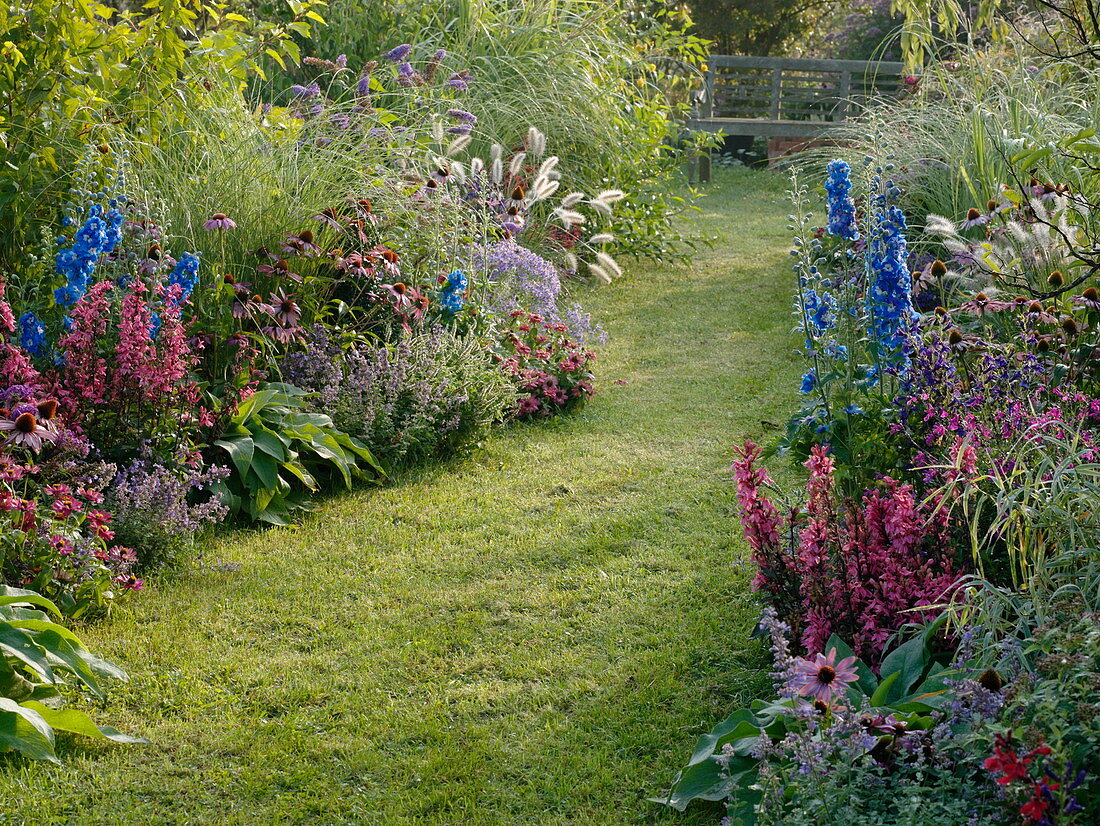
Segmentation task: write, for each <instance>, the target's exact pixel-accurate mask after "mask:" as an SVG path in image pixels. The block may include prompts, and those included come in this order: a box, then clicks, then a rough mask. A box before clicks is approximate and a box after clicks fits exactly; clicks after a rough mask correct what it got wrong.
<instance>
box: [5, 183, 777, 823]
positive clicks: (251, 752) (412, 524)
mask: <svg viewBox="0 0 1100 826" xmlns="http://www.w3.org/2000/svg"><path fill="white" fill-rule="evenodd" d="M716 178H717V182H716V184H715V185H714V189H715V194H714V197H712V198H710V199H708V200H706V201H705V202H704V204H703V213H701V214H699V215H698V216H697V218H696V220H697V222H698V223H699V225H700V226H702V227H703V228H704V229H706V231H707V232H709V233H711V234H715V235H717V236H718V237H719V241H718V243H717V245H716V247H715V248H714V249H713V250H712V251H708V252H704V253H702V254H701V255H700V256H699V258H698V261H697V263H696V264H695V265H694V266H693V267H691V268H688V269H681V270H662V269H660V268H657V267H653V266H651V265H646V266H644V267H643V266H642V265H638V266H637V267H635V268H634V269H633V271H632V272H631V273H630V274H629V275H628V277H627V278H625V279H623V280H621V281H618V282H616V283H615V284H614V285H612V286H610V287H607V288H604V289H602V290H600V291H598V292H594V293H592V294H590V295H586V296H584V298H585V300H586V303H587V304H588V306H589V307H590V309H591V310H592V312H593V315H594V317H595V318H596V319H597V320H598V321H599V322H600V323H601V324H602V325H603V326H604V327H605V328H606V329H607V330H608V331H609V333H610V335H611V340H610V343H609V344H608V345H607V346H606V347H605V348H603V349H602V351H601V352H600V360H599V362H598V364H599V367H600V370H599V373H600V378H601V387H600V393H599V395H597V396H596V398H595V399H593V400H592V402H591V403H590V404H589V406H588V407H587V408H585V409H584V410H582V411H581V412H579V413H578V414H576V415H571V416H569V417H567V418H564V419H561V420H558V421H552V422H548V423H545V424H540V425H526V426H517V427H512V428H510V429H507V430H503V431H500V432H497V433H495V434H494V435H492V436H491V437H490V438H489V439H488V440H487V441H486V443H485V445H484V447H483V449H482V450H480V451H478V452H477V453H475V454H474V455H473V456H472V457H470V458H466V459H462V460H455V461H452V462H448V463H445V464H442V465H438V466H435V467H432V468H430V469H427V470H424V471H421V472H419V473H417V474H414V475H413V476H410V477H409V478H407V479H405V480H403V481H402V483H401V484H398V485H396V486H393V487H389V488H386V489H383V490H372V491H364V492H361V493H355V494H352V495H346V496H339V497H333V498H331V499H329V500H327V501H325V502H324V503H322V505H321V507H320V509H319V511H318V513H316V514H315V515H314V516H312V517H310V518H308V519H307V520H306V521H305V522H304V524H303V525H302V526H301V527H299V528H297V529H293V530H278V531H268V532H262V533H234V534H230V535H228V536H227V537H225V538H224V539H222V540H220V541H218V542H217V543H215V544H213V545H212V546H211V547H208V548H206V549H205V562H206V564H207V568H206V569H205V570H203V571H200V572H195V573H192V574H189V575H186V576H183V577H181V578H177V579H171V580H168V581H164V582H160V583H157V584H156V585H155V587H153V588H152V589H150V590H149V591H148V592H146V593H144V594H142V595H139V596H138V597H137V598H136V599H134V600H132V601H131V602H130V603H129V606H128V608H127V611H126V613H123V614H119V615H118V616H116V617H115V618H114V619H113V620H111V621H109V622H106V623H101V624H98V625H95V626H92V627H88V628H85V629H82V631H81V633H82V635H83V636H84V637H85V639H86V641H87V642H88V644H89V646H90V647H91V648H92V650H94V651H96V652H97V653H100V654H102V655H103V656H106V657H108V658H110V659H113V660H115V661H117V662H119V663H120V664H122V665H123V666H124V667H125V668H127V669H128V670H129V672H130V674H131V677H132V681H131V683H130V684H128V685H125V686H121V687H119V689H118V690H117V691H116V692H115V693H114V694H113V695H112V697H111V700H110V701H109V703H108V704H107V705H106V706H105V707H103V708H102V709H98V710H96V711H95V716H96V718H97V719H98V720H99V721H101V722H105V723H110V724H111V725H115V726H117V727H118V728H120V729H122V730H124V731H127V732H131V733H135V734H142V735H145V736H147V737H149V738H150V739H151V740H152V741H153V745H151V746H147V747H133V748H121V747H112V748H105V747H99V746H97V745H94V744H93V745H88V744H85V743H81V742H77V741H75V740H69V741H66V742H65V743H63V744H62V745H61V747H60V748H59V752H60V753H61V754H62V757H63V759H64V761H65V763H64V765H63V766H61V767H50V766H43V765H25V764H23V763H22V762H20V761H18V760H15V759H5V760H2V761H0V767H2V768H0V811H2V812H3V815H2V816H0V822H5V823H7V822H11V823H28V824H32V823H33V824H43V823H55V822H56V823H65V822H78V823H96V822H101V823H121V822H133V823H161V822H170V823H185V822H186V823H210V822H218V823H223V824H229V823H304V822H312V823H343V822H379V823H401V822H417V823H505V824H509V823H520V822H537V823H560V824H567V823H568V824H612V823H645V822H652V821H659V822H670V823H671V822H680V823H696V822H697V823H709V822H713V821H714V820H716V815H717V813H716V811H714V810H709V811H705V812H699V813H695V814H694V815H689V816H687V817H684V816H675V815H673V814H672V813H670V812H666V811H664V810H662V809H661V808H660V807H658V806H655V805H654V804H651V803H648V802H646V798H647V797H649V796H653V795H656V794H659V793H660V791H661V790H662V789H663V788H665V787H667V784H668V782H669V780H670V779H671V776H672V774H673V773H674V772H675V770H676V769H677V768H678V767H679V766H680V765H681V764H682V763H683V762H684V761H685V760H686V758H687V756H688V754H689V753H690V749H691V745H692V743H693V741H694V739H695V737H696V736H697V735H698V734H699V733H701V732H702V731H705V730H708V729H709V728H710V727H711V726H712V725H713V723H714V722H715V721H716V720H718V719H720V718H721V717H723V716H725V715H726V714H727V713H728V712H729V711H730V709H731V708H732V707H734V706H736V705H738V704H739V703H741V702H743V701H745V700H747V699H749V698H751V697H752V696H754V695H755V694H756V693H758V692H759V691H760V690H761V689H762V686H763V684H764V681H765V677H764V670H766V669H765V668H764V666H765V663H764V662H763V660H762V657H761V652H760V649H759V647H758V645H757V644H756V643H754V642H750V641H749V639H748V632H749V631H750V630H751V628H752V626H753V623H754V621H755V618H756V607H755V605H754V603H753V599H752V597H751V595H750V593H749V590H748V582H749V575H750V572H749V570H748V566H746V565H744V564H743V560H744V558H745V553H746V550H745V546H744V544H743V542H742V541H741V539H740V532H739V530H738V526H737V520H736V515H735V512H734V507H733V492H732V490H731V485H730V483H729V481H728V475H727V472H726V467H727V466H728V465H729V464H730V461H731V460H732V455H733V454H732V446H733V445H734V444H736V443H738V442H739V441H740V440H741V439H742V438H744V437H745V436H748V435H751V436H754V437H757V438H759V437H760V436H761V434H762V433H763V432H764V431H765V430H766V425H764V424H762V421H765V422H776V421H781V420H782V419H783V418H784V415H785V411H786V410H787V409H788V408H789V407H790V404H791V400H792V394H793V389H792V388H794V387H795V383H796V377H797V373H798V364H797V362H796V357H795V356H794V355H793V348H794V344H795V342H794V339H793V338H792V336H791V334H790V332H789V330H790V326H791V321H790V317H789V315H788V301H787V299H788V294H789V289H790V283H789V282H790V278H791V276H790V272H789V265H788V263H787V262H788V260H789V259H788V256H787V252H786V251H787V238H786V230H785V226H786V221H785V215H786V213H787V206H786V205H785V200H784V196H783V194H782V193H783V187H784V181H783V179H782V178H780V177H776V176H773V175H770V174H768V173H759V172H756V173H753V172H747V171H745V170H728V171H727V170H719V171H717V173H716ZM617 382H622V383H617ZM238 566H239V567H238Z"/></svg>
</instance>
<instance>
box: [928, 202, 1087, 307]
mask: <svg viewBox="0 0 1100 826" xmlns="http://www.w3.org/2000/svg"><path fill="white" fill-rule="evenodd" d="M1043 189H1044V187H1043V185H1041V184H1038V185H1035V186H1028V187H1025V192H1024V193H1020V192H1017V191H1016V190H1014V189H1011V188H1010V187H1007V186H1004V187H1002V188H1001V189H1000V192H999V194H998V198H997V199H990V200H989V201H988V203H987V205H986V210H987V211H984V212H983V211H980V210H978V209H977V208H971V209H970V210H969V216H971V217H968V218H966V219H964V220H962V221H952V220H951V219H950V218H946V217H944V216H942V215H936V214H932V215H929V216H928V219H927V221H926V224H925V232H926V234H927V235H929V236H931V237H933V238H934V239H936V240H937V241H938V242H939V243H941V244H942V245H943V247H944V248H945V249H946V250H947V252H948V253H950V255H951V261H950V263H951V264H952V265H953V266H952V267H951V268H949V269H948V271H947V272H946V273H945V274H944V275H943V276H942V277H943V278H945V279H946V280H947V283H948V285H949V286H950V287H956V288H960V289H963V290H969V291H978V290H981V291H984V292H986V293H987V294H988V295H989V297H991V298H993V297H995V296H996V295H997V294H998V293H1001V292H1005V293H1006V294H1007V297H1012V296H1014V295H1015V294H1017V293H1019V292H1026V293H1027V294H1029V295H1030V296H1032V297H1040V298H1050V297H1053V296H1054V295H1057V294H1059V293H1063V292H1067V291H1069V290H1071V289H1073V288H1074V287H1076V286H1079V285H1080V284H1082V283H1084V282H1085V281H1086V280H1088V278H1089V276H1090V273H1089V272H1087V271H1082V270H1081V264H1082V263H1084V262H1083V261H1082V260H1080V259H1078V258H1077V257H1076V255H1075V252H1076V251H1077V249H1078V248H1079V247H1080V246H1081V244H1082V242H1084V241H1085V240H1086V238H1085V235H1084V232H1083V230H1082V226H1081V224H1082V223H1083V222H1086V221H1088V219H1089V215H1090V213H1091V208H1090V205H1089V204H1088V202H1087V201H1085V200H1084V198H1082V197H1081V196H1078V195H1075V194H1072V193H1068V192H1067V193H1058V192H1051V193H1050V194H1049V195H1045V194H1042V190H1043ZM1036 191H1038V193H1039V194H1037V193H1036ZM1063 271H1065V272H1070V273H1076V275H1071V277H1070V278H1065V276H1064V275H1062V273H1063ZM1055 272H1057V273H1059V275H1058V276H1054V277H1053V280H1052V276H1053V274H1054V273H1055ZM1055 281H1057V283H1054V282H1055Z"/></svg>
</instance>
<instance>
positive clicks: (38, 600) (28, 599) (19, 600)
mask: <svg viewBox="0 0 1100 826" xmlns="http://www.w3.org/2000/svg"><path fill="white" fill-rule="evenodd" d="M19 604H25V605H37V606H39V607H40V608H45V609H46V610H47V611H49V612H50V613H51V614H54V615H55V616H61V612H60V611H58V610H57V606H56V605H54V604H53V603H52V602H50V601H49V600H48V599H46V598H45V597H44V596H42V595H41V594H38V593H35V592H34V591H24V590H23V589H22V588H12V587H10V586H8V585H0V605H19Z"/></svg>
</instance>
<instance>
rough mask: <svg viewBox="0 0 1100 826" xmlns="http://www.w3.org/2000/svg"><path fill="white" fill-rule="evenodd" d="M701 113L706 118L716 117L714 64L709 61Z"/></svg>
mask: <svg viewBox="0 0 1100 826" xmlns="http://www.w3.org/2000/svg"><path fill="white" fill-rule="evenodd" d="M702 104H703V105H702V107H701V110H700V111H701V113H702V116H703V118H704V119H706V120H709V119H710V118H713V117H714V66H712V65H711V64H710V63H707V73H706V76H705V78H704V80H703V100H702Z"/></svg>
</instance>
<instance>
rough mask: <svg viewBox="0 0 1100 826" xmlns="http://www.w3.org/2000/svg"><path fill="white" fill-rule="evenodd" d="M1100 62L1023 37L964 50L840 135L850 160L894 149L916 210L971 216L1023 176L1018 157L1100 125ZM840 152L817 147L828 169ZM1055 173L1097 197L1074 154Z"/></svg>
mask: <svg viewBox="0 0 1100 826" xmlns="http://www.w3.org/2000/svg"><path fill="white" fill-rule="evenodd" d="M1098 77H1100V66H1093V65H1088V64H1083V63H1080V62H1078V63H1075V64H1065V63H1059V62H1056V61H1051V60H1049V59H1047V58H1045V57H1043V56H1042V55H1040V54H1038V53H1036V52H1035V51H1034V50H1033V49H1032V48H1031V47H1030V46H1029V45H1028V44H1027V43H1025V42H1023V41H1022V40H1020V39H1014V40H1012V41H1005V42H1001V43H999V44H997V45H996V46H995V47H993V48H990V49H987V50H981V51H979V50H978V49H971V48H966V47H964V48H962V49H960V50H959V52H958V53H957V55H956V56H955V58H954V59H953V60H952V61H949V62H937V63H932V64H930V65H929V66H927V67H925V69H924V70H923V71H922V73H921V74H920V79H919V83H918V85H917V86H916V90H915V91H914V92H913V93H911V94H909V95H907V96H906V97H904V98H902V99H900V100H890V101H886V100H876V101H872V102H870V103H869V104H868V105H867V106H866V107H865V108H864V109H863V111H862V112H861V113H860V114H859V116H858V117H853V118H850V119H849V120H848V121H847V122H846V123H844V124H838V125H837V128H836V131H835V135H836V137H837V138H838V140H839V142H840V143H841V144H842V145H847V146H851V150H850V154H849V159H851V158H859V157H861V156H862V155H864V154H868V153H871V154H874V153H880V152H882V153H890V154H893V155H894V156H895V162H896V163H897V165H898V168H899V176H898V182H899V183H900V184H901V185H902V187H903V188H904V190H905V196H904V200H903V204H902V205H903V207H904V208H905V210H906V212H907V213H908V214H909V215H911V216H923V215H928V214H938V215H963V214H965V213H966V212H967V210H968V209H969V208H970V207H974V206H977V207H979V208H980V207H981V206H982V205H984V204H985V203H986V201H987V200H989V199H990V198H995V197H997V193H998V189H999V187H1000V184H1002V183H1005V184H1011V183H1012V182H1013V180H1014V175H1013V165H1012V158H1013V157H1014V156H1016V155H1017V154H1018V153H1019V152H1020V151H1021V149H1023V148H1024V147H1025V146H1027V145H1030V144H1032V143H1034V142H1036V141H1039V142H1043V141H1054V140H1058V139H1060V138H1062V137H1064V136H1066V135H1072V134H1075V133H1077V132H1079V131H1080V130H1081V129H1085V128H1088V127H1092V126H1095V124H1096V123H1097V122H1098V121H1100V83H1098ZM835 151H836V150H835V149H828V150H823V151H819V152H815V153H809V154H808V156H807V158H806V159H805V162H807V163H812V164H814V165H823V164H824V163H825V161H826V160H828V159H829V158H831V157H832V155H833V154H834V153H835ZM1045 172H1046V176H1047V178H1048V179H1051V180H1054V181H1057V182H1059V183H1066V184H1069V185H1070V187H1071V188H1072V189H1073V191H1075V192H1078V193H1083V194H1085V195H1086V196H1089V198H1090V200H1093V198H1092V197H1091V196H1092V195H1093V194H1095V190H1096V182H1091V183H1090V182H1089V181H1088V180H1087V176H1086V175H1084V174H1082V170H1081V168H1080V167H1079V165H1078V164H1076V163H1075V162H1074V161H1073V160H1072V159H1071V158H1068V157H1060V158H1056V159H1052V161H1051V163H1050V164H1049V165H1048V166H1047V168H1046V169H1045Z"/></svg>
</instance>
